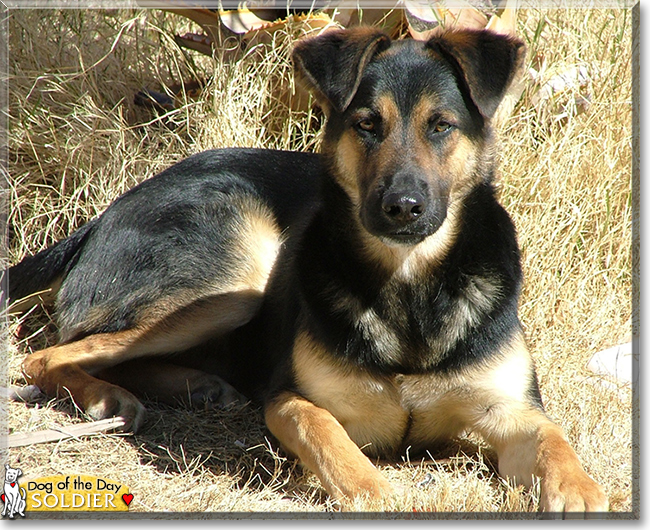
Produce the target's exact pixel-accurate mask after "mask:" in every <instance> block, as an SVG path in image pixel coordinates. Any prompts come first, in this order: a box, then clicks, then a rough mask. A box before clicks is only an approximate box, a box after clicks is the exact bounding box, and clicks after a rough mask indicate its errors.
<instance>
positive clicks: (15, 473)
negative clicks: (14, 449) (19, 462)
mask: <svg viewBox="0 0 650 530" xmlns="http://www.w3.org/2000/svg"><path fill="white" fill-rule="evenodd" d="M22 474H23V472H22V471H21V470H20V469H18V468H16V469H14V468H12V467H11V466H10V465H9V464H5V482H15V481H16V479H17V478H18V477H19V476H21V475H22Z"/></svg>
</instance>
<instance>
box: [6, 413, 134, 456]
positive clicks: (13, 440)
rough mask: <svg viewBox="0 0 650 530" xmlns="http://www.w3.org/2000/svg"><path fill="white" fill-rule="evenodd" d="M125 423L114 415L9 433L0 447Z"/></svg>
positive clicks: (107, 429) (111, 427)
mask: <svg viewBox="0 0 650 530" xmlns="http://www.w3.org/2000/svg"><path fill="white" fill-rule="evenodd" d="M125 424H126V422H125V421H124V418H122V417H121V416H116V417H115V418H109V419H106V420H99V421H92V422H89V423H80V424H78V425H69V426H67V427H61V428H60V429H46V430H43V431H35V432H28V433H22V432H19V433H15V434H10V435H9V436H8V437H7V438H6V439H5V440H3V439H0V448H3V449H4V448H7V447H21V446H24V445H34V444H41V443H46V442H58V441H60V440H65V439H67V438H78V437H79V436H86V435H89V434H97V433H100V432H106V431H111V430H113V429H119V428H120V427H123V426H124V425H125Z"/></svg>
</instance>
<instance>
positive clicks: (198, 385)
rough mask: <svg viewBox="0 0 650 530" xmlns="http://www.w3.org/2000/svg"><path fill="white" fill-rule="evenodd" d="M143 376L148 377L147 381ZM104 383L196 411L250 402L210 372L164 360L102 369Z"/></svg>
mask: <svg viewBox="0 0 650 530" xmlns="http://www.w3.org/2000/svg"><path fill="white" fill-rule="evenodd" d="M142 374H146V375H147V376H146V377H145V378H143V377H142ZM98 377H100V378H101V379H102V380H104V381H108V382H110V383H113V384H116V385H119V386H120V387H123V388H125V389H127V390H129V391H130V392H133V393H134V394H135V395H136V396H143V397H146V398H148V399H154V400H156V401H160V402H162V403H166V404H168V405H178V404H179V403H183V404H187V405H190V406H192V407H193V408H196V409H213V408H228V407H230V406H233V405H234V406H237V405H244V404H245V403H247V402H248V401H249V399H248V398H247V397H246V396H244V395H243V394H241V393H240V392H239V391H238V390H237V389H236V388H235V387H233V386H232V385H231V384H229V383H228V382H227V381H225V380H224V379H222V378H221V377H219V376H218V375H214V374H211V373H207V372H204V371H203V370H198V369H196V368H190V367H187V366H182V365H180V364H176V363H175V362H173V360H172V362H169V361H166V360H163V359H138V360H136V361H131V362H127V363H122V364H120V365H119V366H115V367H113V368H109V369H107V370H103V371H102V372H100V373H99V374H98Z"/></svg>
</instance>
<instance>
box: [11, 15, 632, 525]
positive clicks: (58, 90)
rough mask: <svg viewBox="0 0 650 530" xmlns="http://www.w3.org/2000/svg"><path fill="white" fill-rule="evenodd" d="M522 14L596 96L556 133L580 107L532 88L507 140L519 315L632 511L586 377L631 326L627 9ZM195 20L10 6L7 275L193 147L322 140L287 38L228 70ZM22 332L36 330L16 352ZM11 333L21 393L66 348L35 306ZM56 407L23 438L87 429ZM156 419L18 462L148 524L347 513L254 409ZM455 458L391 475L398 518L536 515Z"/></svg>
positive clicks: (15, 417)
mask: <svg viewBox="0 0 650 530" xmlns="http://www.w3.org/2000/svg"><path fill="white" fill-rule="evenodd" d="M518 20H519V31H520V34H521V35H522V36H524V37H525V38H526V39H527V41H528V43H529V65H530V66H534V67H535V68H536V69H539V61H540V60H542V59H543V60H545V61H546V64H547V65H549V66H551V67H552V68H551V69H549V70H547V71H545V72H544V73H543V77H544V78H545V79H548V78H550V77H551V76H552V74H553V71H558V70H562V69H563V68H565V67H572V66H576V65H580V66H584V67H585V68H586V69H587V71H588V74H589V79H590V85H589V87H588V88H587V89H583V90H582V91H581V92H585V91H586V92H588V93H589V94H590V98H591V106H590V108H589V109H588V111H587V112H585V113H582V114H579V115H575V114H574V113H573V112H571V105H569V109H568V112H567V115H566V116H565V118H564V119H562V120H556V119H555V118H554V117H555V116H556V115H557V114H556V113H557V109H558V107H559V106H561V105H562V104H563V103H566V102H569V103H570V102H571V101H573V95H575V94H573V93H571V94H568V95H567V94H565V95H562V96H560V97H559V98H558V99H559V100H558V101H551V100H548V101H545V102H542V103H541V104H538V105H533V104H532V101H533V97H534V94H535V92H536V90H537V89H538V85H535V84H533V83H529V84H528V86H527V89H526V91H525V92H524V95H523V98H522V100H521V102H520V104H519V105H518V106H517V107H516V109H515V111H514V113H513V115H512V117H511V118H510V119H509V120H508V121H507V122H506V123H505V124H504V127H503V128H504V131H503V132H504V134H503V139H502V147H503V149H502V176H501V179H500V186H501V195H502V199H503V202H504V203H505V204H506V206H507V207H508V208H509V210H510V211H511V213H512V215H513V216H514V218H515V221H516V223H517V226H518V230H519V239H520V243H521V246H522V248H523V255H524V267H525V273H526V278H527V281H526V286H525V290H524V294H523V302H522V311H521V316H522V319H523V321H524V323H525V326H526V330H527V334H528V337H529V341H530V345H531V348H532V351H533V355H534V357H535V360H536V362H537V365H538V369H539V375H540V379H541V385H542V394H543V397H544V399H545V402H546V404H547V408H548V411H549V413H550V415H551V416H552V417H554V418H555V419H556V420H558V421H559V423H561V424H562V426H563V427H564V428H565V429H566V431H567V433H568V436H569V438H570V439H571V441H572V443H573V445H574V446H575V447H576V449H577V451H578V453H579V455H580V458H581V459H582V461H583V462H584V464H585V467H586V468H587V470H588V472H589V473H590V474H592V475H593V476H594V477H595V478H596V479H597V480H598V481H599V482H600V483H601V484H603V485H604V487H605V489H606V490H607V492H608V494H609V495H610V498H611V503H612V510H615V511H619V512H630V511H631V510H632V434H631V433H632V429H631V424H632V422H631V395H630V392H629V390H624V391H623V394H622V397H621V396H620V395H619V394H618V393H612V392H610V391H609V390H607V389H604V388H601V387H598V386H594V385H591V384H588V383H586V382H585V378H586V377H587V376H588V375H589V373H588V371H587V369H586V363H587V361H588V360H589V358H590V356H591V355H592V354H593V353H595V352H597V351H599V350H601V349H604V348H606V347H609V346H612V345H615V344H618V343H621V342H625V341H627V340H629V336H630V333H631V315H632V308H631V275H632V265H631V245H632V242H631V241H632V240H631V218H632V197H631V184H630V178H631V160H632V158H631V157H632V155H631V107H632V106H631V88H630V71H631V64H630V63H631V53H630V50H631V12H630V11H629V10H622V9H621V10H551V9H549V10H540V11H535V10H530V11H522V12H520V13H519V19H518ZM181 26H187V23H186V22H185V21H183V20H181V19H178V18H176V17H174V16H171V15H167V14H163V13H161V12H159V11H135V12H133V11H119V10H115V11H95V10H66V11H57V12H54V11H46V12H38V11H30V10H24V11H13V12H12V13H11V19H10V21H9V27H10V40H9V42H10V61H9V74H10V109H9V110H10V120H9V126H10V130H9V157H10V159H9V172H10V176H11V182H10V187H9V193H10V201H11V209H10V211H9V217H8V228H9V236H10V239H9V246H8V249H7V250H8V259H9V261H10V262H15V261H17V260H18V259H20V258H21V257H22V256H24V255H25V254H28V253H33V252H36V251H38V250H40V249H42V248H44V247H45V246H47V245H48V244H50V243H52V242H53V241H55V240H57V239H59V238H62V237H64V236H65V235H67V234H69V233H70V232H71V231H72V230H73V229H75V228H76V227H78V226H79V225H80V224H82V223H84V222H85V221H87V220H88V219H90V218H92V217H93V216H95V215H97V214H98V213H100V212H101V211H103V209H104V208H105V207H106V206H107V205H108V204H109V203H110V201H111V200H113V199H114V198H115V197H116V196H117V195H119V194H120V193H122V192H123V191H125V190H126V189H128V188H129V187H131V186H133V185H134V184H135V183H137V182H139V181H141V180H142V179H144V178H147V177H149V176H151V175H153V174H154V173H155V172H157V171H159V170H160V169H162V168H164V167H166V166H168V165H170V164H171V163H173V162H174V161H177V160H179V159H181V158H183V157H185V156H187V155H188V154H190V153H194V152H197V151H200V150H203V149H207V148H212V147H223V146H234V145H237V146H259V147H278V148H285V149H309V148H313V147H314V146H315V145H317V142H318V132H317V130H318V128H317V127H314V125H315V124H317V120H316V119H315V118H314V117H313V116H311V115H307V114H301V113H295V112H292V111H291V110H290V109H289V108H288V107H287V105H286V103H285V102H284V101H283V100H279V99H277V97H275V96H274V95H273V94H274V87H277V86H286V85H287V84H289V83H291V82H292V81H291V76H290V68H289V63H288V46H289V45H290V42H291V38H287V36H285V35H279V36H278V39H277V42H275V43H274V45H272V46H270V47H266V48H264V49H262V50H257V51H256V52H254V53H251V54H249V55H247V56H246V57H243V58H241V60H239V61H236V62H221V61H219V58H218V57H217V58H216V59H214V60H213V59H210V58H207V57H203V56H200V55H198V54H195V53H194V52H188V51H183V50H180V49H178V48H177V47H176V46H175V44H174V42H173V39H172V38H171V34H172V32H182V31H183V29H186V28H181ZM288 33H291V34H292V36H293V37H295V36H296V34H298V33H300V30H299V29H295V31H293V30H290V31H289V32H288ZM258 52H260V53H258ZM260 58H261V59H260ZM551 70H552V71H551ZM190 78H197V79H202V80H205V81H206V84H205V88H204V89H203V91H202V93H201V94H200V96H199V97H198V98H195V99H192V98H189V97H184V96H183V95H181V97H180V98H179V101H178V104H177V107H176V109H175V110H174V111H172V112H171V113H169V114H166V115H164V116H159V115H155V114H152V113H151V112H150V111H149V110H146V109H142V108H140V107H137V106H135V105H134V104H133V95H134V94H135V93H136V92H137V91H138V90H140V89H141V88H143V87H147V88H151V89H154V90H158V91H161V90H162V89H161V86H162V85H170V84H172V83H178V82H180V81H182V80H187V79H190ZM19 329H20V330H21V332H23V333H24V332H25V330H28V331H29V333H28V336H27V337H24V336H23V338H21V339H17V338H16V337H15V336H16V334H17V332H18V330H19ZM7 331H8V333H9V334H10V335H11V337H12V339H11V340H10V341H8V343H9V352H8V354H7V355H6V362H5V366H7V371H8V374H9V376H10V379H11V381H18V382H20V375H19V365H20V361H21V358H22V356H23V354H24V353H25V352H28V351H30V350H33V349H36V348H40V347H42V346H43V345H44V344H47V343H48V341H50V342H51V341H53V340H54V338H55V335H54V332H55V330H54V328H53V326H52V324H51V319H49V317H48V315H47V314H44V313H43V312H41V311H40V310H39V311H35V312H33V313H32V314H30V315H28V316H27V317H25V318H24V319H22V320H21V321H11V322H10V323H9V329H8V330H7ZM53 405H54V404H53V403H45V404H42V405H41V406H39V407H26V406H24V405H21V404H17V403H9V404H6V405H5V406H6V416H7V421H8V425H9V430H10V432H15V431H35V430H39V429H43V428H48V427H52V426H55V425H65V424H69V423H70V422H78V421H81V420H83V419H84V418H83V415H81V414H80V413H79V412H78V411H76V410H75V408H74V406H73V404H71V403H69V402H60V403H57V404H56V405H57V406H56V407H54V406H53ZM149 409H150V414H149V416H148V420H147V423H146V425H145V426H144V428H143V429H142V432H141V434H139V435H137V436H120V435H102V436H94V437H92V438H88V439H85V440H69V441H64V442H60V443H56V444H44V445H37V446H31V447H25V448H17V449H12V450H10V451H9V452H8V455H3V457H4V458H3V461H10V462H12V463H16V462H20V465H21V467H22V468H23V469H24V470H25V472H26V473H27V474H28V475H30V476H33V477H37V476H46V475H52V474H59V473H61V474H69V473H80V474H81V473H83V474H94V475H97V476H105V477H109V478H111V479H114V480H118V481H121V482H123V483H125V484H127V485H128V486H129V487H130V489H131V492H133V493H134V495H135V500H134V501H133V503H132V505H131V511H134V512H135V511H137V512H149V513H153V512H170V511H172V512H176V511H179V512H251V511H252V512H266V513H268V512H331V511H333V510H337V507H336V506H334V505H332V503H331V501H329V500H328V499H327V497H326V495H325V494H324V493H323V491H322V489H321V488H320V487H319V485H318V483H317V481H316V480H315V479H314V477H313V476H312V475H311V474H309V473H306V472H303V471H301V470H300V469H299V468H298V467H296V465H295V464H294V463H293V462H291V461H287V460H286V459H284V458H283V457H282V456H281V455H279V454H278V453H277V452H275V451H274V450H272V449H271V448H270V447H269V444H268V442H267V440H266V438H265V431H264V429H263V424H262V420H261V416H260V414H259V412H258V411H255V410H245V411H243V412H234V411H231V412H200V413H190V412H188V411H185V410H183V409H180V408H179V409H167V408H162V407H160V406H157V405H155V404H149ZM436 456H438V455H436ZM442 456H444V457H446V458H442V459H437V460H436V461H432V460H431V459H427V460H426V461H420V460H414V461H410V460H409V459H408V457H407V455H405V456H404V461H403V462H401V463H397V464H396V463H392V464H391V463H382V466H381V467H382V469H383V472H384V473H385V474H386V475H387V476H388V477H389V479H390V480H391V481H392V482H394V483H395V485H397V486H400V487H401V488H402V490H403V494H402V495H401V496H400V497H399V498H398V499H396V500H395V502H394V503H393V504H392V505H391V506H390V508H391V509H393V510H398V511H402V512H403V513H402V514H401V515H400V517H405V516H406V517H417V516H420V512H438V515H440V516H444V514H445V513H449V512H455V513H456V517H476V516H478V515H477V514H478V513H480V512H492V513H495V516H498V514H499V513H500V512H530V511H533V512H534V511H535V510H536V508H537V499H536V492H535V491H534V490H533V491H529V492H526V491H523V490H521V489H517V490H515V489H512V488H510V487H509V486H508V485H506V484H504V483H503V482H502V481H501V480H500V479H498V478H497V476H496V475H495V474H494V468H493V463H492V460H491V458H490V454H489V452H488V451H486V450H485V449H484V448H482V447H481V446H480V444H479V445H475V444H473V443H470V442H466V444H464V445H462V446H460V447H454V448H452V449H451V450H450V451H447V454H446V455H442ZM449 457H451V458H449ZM423 481H424V483H423ZM418 484H421V485H420V486H418ZM171 499H174V501H173V503H172V502H170V501H171ZM465 512H472V513H468V514H467V515H463V514H464V513H465ZM200 516H203V515H202V514H201V515H200ZM482 516H483V517H490V516H489V515H482Z"/></svg>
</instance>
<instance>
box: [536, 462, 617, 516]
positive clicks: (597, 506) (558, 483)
mask: <svg viewBox="0 0 650 530" xmlns="http://www.w3.org/2000/svg"><path fill="white" fill-rule="evenodd" d="M540 509H541V510H542V511H544V512H556V513H563V514H568V513H569V512H570V513H571V515H567V516H568V517H582V516H583V515H584V514H585V513H589V512H607V511H608V510H609V500H608V499H607V495H606V494H605V490H604V489H603V488H602V487H601V486H600V485H598V484H597V483H596V482H595V481H594V480H593V479H592V478H591V477H589V475H587V474H586V473H585V472H584V471H582V470H580V472H576V473H573V474H571V475H566V476H563V477H561V478H559V477H558V478H557V479H552V478H551V477H547V478H546V479H545V480H544V481H543V482H542V491H541V497H540ZM580 514H582V515H580Z"/></svg>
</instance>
